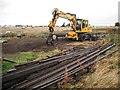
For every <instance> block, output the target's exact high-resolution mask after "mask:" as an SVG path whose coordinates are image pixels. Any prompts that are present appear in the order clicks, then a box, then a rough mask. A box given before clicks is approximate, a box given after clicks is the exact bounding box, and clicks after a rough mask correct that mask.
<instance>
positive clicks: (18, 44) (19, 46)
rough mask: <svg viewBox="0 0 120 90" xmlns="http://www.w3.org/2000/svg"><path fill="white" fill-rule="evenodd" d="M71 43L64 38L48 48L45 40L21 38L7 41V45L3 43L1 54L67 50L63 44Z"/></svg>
mask: <svg viewBox="0 0 120 90" xmlns="http://www.w3.org/2000/svg"><path fill="white" fill-rule="evenodd" d="M71 42H73V41H66V40H65V38H61V39H59V41H58V44H57V45H56V46H50V45H47V44H46V38H44V39H40V38H23V39H14V40H9V41H8V42H7V43H4V44H3V46H2V49H3V50H2V52H3V53H5V54H13V53H17V52H26V51H50V50H53V49H56V48H58V49H61V50H62V49H67V48H69V46H68V47H67V46H66V45H65V44H67V43H71Z"/></svg>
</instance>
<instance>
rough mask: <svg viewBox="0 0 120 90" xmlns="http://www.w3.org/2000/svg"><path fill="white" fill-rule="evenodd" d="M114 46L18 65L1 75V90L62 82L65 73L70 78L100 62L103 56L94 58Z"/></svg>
mask: <svg viewBox="0 0 120 90" xmlns="http://www.w3.org/2000/svg"><path fill="white" fill-rule="evenodd" d="M114 46H115V44H114V43H107V44H105V45H104V46H93V47H91V48H87V49H83V48H80V47H77V48H73V49H72V50H68V51H66V52H65V53H64V54H60V55H56V56H53V57H50V58H47V59H44V60H41V61H34V62H29V63H24V64H21V65H18V66H16V67H15V69H14V70H13V71H11V72H7V73H5V74H3V76H2V79H3V90H16V89H26V90H29V89H30V90H31V89H32V90H34V89H35V90H37V89H38V90H39V89H42V88H46V87H47V86H49V85H51V84H53V83H56V82H58V81H60V80H63V79H64V75H65V72H66V71H67V73H68V76H71V75H73V74H75V73H76V72H78V71H81V70H83V69H84V68H88V67H89V66H91V65H93V64H94V63H96V62H97V61H100V60H102V59H103V58H105V56H104V57H102V58H101V59H98V60H96V59H95V58H96V57H97V56H98V55H100V54H102V53H104V52H106V51H107V50H109V49H111V48H112V47H114ZM106 56H107V55H106Z"/></svg>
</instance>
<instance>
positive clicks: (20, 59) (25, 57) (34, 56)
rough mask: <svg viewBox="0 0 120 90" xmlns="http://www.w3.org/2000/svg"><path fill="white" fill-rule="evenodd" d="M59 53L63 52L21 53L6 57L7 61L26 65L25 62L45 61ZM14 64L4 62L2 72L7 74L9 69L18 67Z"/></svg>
mask: <svg viewBox="0 0 120 90" xmlns="http://www.w3.org/2000/svg"><path fill="white" fill-rule="evenodd" d="M58 53H61V50H58V49H55V50H52V51H48V52H44V51H41V52H32V51H31V52H20V53H17V54H6V55H5V57H6V58H5V59H8V60H11V61H14V62H16V64H20V63H25V62H29V61H33V60H41V59H45V58H47V57H48V56H53V55H56V54H58ZM16 64H14V63H10V62H5V61H3V62H2V71H3V72H6V71H7V70H9V69H12V68H14V66H15V65H16Z"/></svg>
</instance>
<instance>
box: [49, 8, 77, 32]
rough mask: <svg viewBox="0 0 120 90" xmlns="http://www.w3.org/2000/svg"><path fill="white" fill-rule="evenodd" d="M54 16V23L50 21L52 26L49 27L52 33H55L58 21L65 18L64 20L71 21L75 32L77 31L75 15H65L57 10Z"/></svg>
mask: <svg viewBox="0 0 120 90" xmlns="http://www.w3.org/2000/svg"><path fill="white" fill-rule="evenodd" d="M52 14H53V18H52V21H50V24H49V25H48V27H49V30H50V32H53V31H54V27H55V24H56V22H57V19H58V18H59V17H61V18H64V19H68V20H69V21H71V22H72V28H73V31H76V17H75V14H70V13H64V12H62V11H59V10H58V9H57V8H55V9H54V10H53V12H52Z"/></svg>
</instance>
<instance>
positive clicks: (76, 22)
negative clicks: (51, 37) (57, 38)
mask: <svg viewBox="0 0 120 90" xmlns="http://www.w3.org/2000/svg"><path fill="white" fill-rule="evenodd" d="M52 14H53V18H52V20H51V21H50V23H49V25H48V27H49V30H50V32H51V33H53V31H54V27H55V24H56V22H57V19H58V18H59V17H61V18H65V19H68V20H69V21H71V22H72V28H73V31H69V32H68V33H67V34H66V39H75V40H79V34H81V33H90V32H92V27H91V26H89V22H88V20H86V19H76V15H75V14H70V13H64V12H62V11H59V10H58V9H57V8H55V9H54V10H53V12H52Z"/></svg>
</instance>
